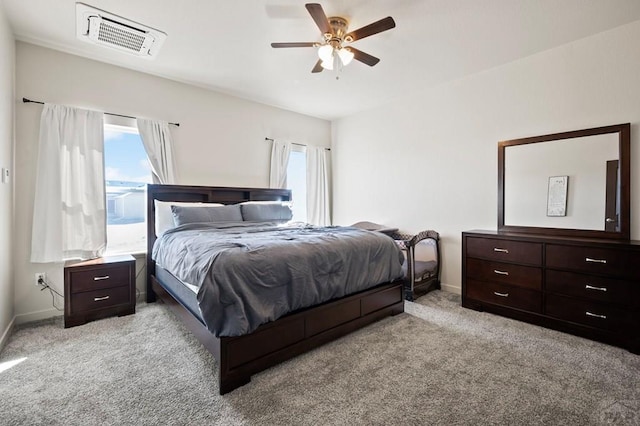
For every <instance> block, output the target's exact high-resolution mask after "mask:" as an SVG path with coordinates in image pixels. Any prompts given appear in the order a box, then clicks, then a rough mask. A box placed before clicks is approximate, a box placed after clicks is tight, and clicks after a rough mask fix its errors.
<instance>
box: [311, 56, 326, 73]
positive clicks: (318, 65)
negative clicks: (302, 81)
mask: <svg viewBox="0 0 640 426" xmlns="http://www.w3.org/2000/svg"><path fill="white" fill-rule="evenodd" d="M323 69H324V68H322V59H318V62H316V64H315V65H314V67H313V69H312V70H311V72H313V73H316V72H322V70H323Z"/></svg>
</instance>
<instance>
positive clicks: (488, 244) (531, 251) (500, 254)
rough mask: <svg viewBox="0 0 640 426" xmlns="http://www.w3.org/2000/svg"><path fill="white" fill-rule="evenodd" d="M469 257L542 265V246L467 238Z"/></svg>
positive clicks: (521, 242) (538, 244) (520, 242)
mask: <svg viewBox="0 0 640 426" xmlns="http://www.w3.org/2000/svg"><path fill="white" fill-rule="evenodd" d="M466 244H467V256H469V257H477V258H479V259H487V260H496V261H498V262H517V263H523V264H527V265H535V266H540V265H542V244H540V243H529V242H523V241H509V240H499V239H491V238H472V237H469V238H467V241H466Z"/></svg>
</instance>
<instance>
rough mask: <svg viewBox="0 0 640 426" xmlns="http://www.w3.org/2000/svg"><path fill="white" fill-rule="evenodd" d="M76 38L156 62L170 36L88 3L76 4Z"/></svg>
mask: <svg viewBox="0 0 640 426" xmlns="http://www.w3.org/2000/svg"><path fill="white" fill-rule="evenodd" d="M76 34H77V36H78V38H79V39H80V40H83V41H86V42H88V43H93V44H99V45H101V46H107V47H111V48H114V49H117V50H120V51H121V52H127V53H130V54H132V55H136V56H140V57H143V58H149V59H152V58H153V57H155V56H156V55H157V54H158V50H159V49H160V46H162V43H163V42H164V40H165V38H167V35H166V34H165V33H163V32H162V31H158V30H156V29H153V28H150V27H147V26H145V25H142V24H139V23H137V22H133V21H130V20H128V19H125V18H122V17H120V16H117V15H114V14H112V13H109V12H105V11H104V10H100V9H96V8H94V7H91V6H89V5H86V4H84V3H76Z"/></svg>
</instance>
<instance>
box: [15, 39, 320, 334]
mask: <svg viewBox="0 0 640 426" xmlns="http://www.w3.org/2000/svg"><path fill="white" fill-rule="evenodd" d="M16 46H17V47H16V76H17V77H16V83H17V84H16V97H18V98H22V97H27V98H31V99H34V100H39V101H47V102H52V103H60V104H66V105H71V106H78V107H84V108H90V109H96V110H101V111H107V112H115V113H119V114H126V115H133V116H139V117H149V118H157V119H162V120H167V121H170V122H179V123H180V127H179V128H173V136H174V140H175V144H176V152H175V157H176V165H177V169H178V170H177V171H178V173H177V174H178V180H179V183H183V184H193V185H218V186H249V187H254V186H255V187H267V186H268V185H269V156H270V150H271V145H270V143H268V142H267V141H265V137H270V138H280V139H287V140H290V141H293V142H298V143H303V144H310V145H318V146H330V143H331V125H330V123H329V122H328V121H325V120H320V119H316V118H312V117H308V116H304V115H300V114H296V113H293V112H289V111H284V110H281V109H277V108H273V107H269V106H265V105H262V104H258V103H255V102H249V101H246V100H242V99H239V98H234V97H231V96H227V95H223V94H220V93H217V92H212V91H208V90H204V89H201V88H198V87H194V86H189V85H185V84H181V83H177V82H173V81H170V80H166V79H162V78H159V77H154V76H150V75H147V74H142V73H139V72H135V71H131V70H127V69H124V68H119V67H115V66H111V65H107V64H104V63H101V62H96V61H92V60H88V59H83V58H80V57H77V56H73V55H68V54H64V53H61V52H58V51H54V50H51V49H46V48H42V47H38V46H34V45H31V44H27V43H22V42H18V43H16ZM41 111H42V107H41V106H39V105H36V104H20V105H19V106H18V107H17V110H16V149H15V155H16V170H17V174H16V224H15V232H16V234H15V235H16V238H15V240H16V241H15V245H14V248H15V311H16V321H17V322H24V321H29V320H34V319H38V318H43V317H47V316H51V315H54V314H56V313H57V312H56V311H54V310H52V304H51V296H50V295H49V294H48V293H47V292H40V291H39V290H38V289H37V288H36V287H35V286H34V284H33V276H34V273H35V272H45V273H47V276H48V278H49V280H50V281H51V282H52V283H53V285H54V286H55V288H57V289H58V290H59V291H60V290H62V288H63V279H62V265H41V264H40V265H34V264H31V263H30V262H29V257H30V245H31V217H32V214H33V201H34V200H33V191H34V184H35V176H36V173H35V167H36V153H37V139H38V129H39V120H40V113H41ZM142 266H143V262H142V260H138V269H141V268H142ZM143 282H144V271H143V272H142V273H141V274H140V275H139V279H138V288H139V289H140V290H141V291H144V286H143Z"/></svg>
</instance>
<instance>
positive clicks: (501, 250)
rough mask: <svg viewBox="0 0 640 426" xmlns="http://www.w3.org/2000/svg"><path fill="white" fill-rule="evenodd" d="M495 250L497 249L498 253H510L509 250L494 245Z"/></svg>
mask: <svg viewBox="0 0 640 426" xmlns="http://www.w3.org/2000/svg"><path fill="white" fill-rule="evenodd" d="M493 251H497V252H498V253H507V254H509V250H507V249H503V248H497V247H494V248H493Z"/></svg>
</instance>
